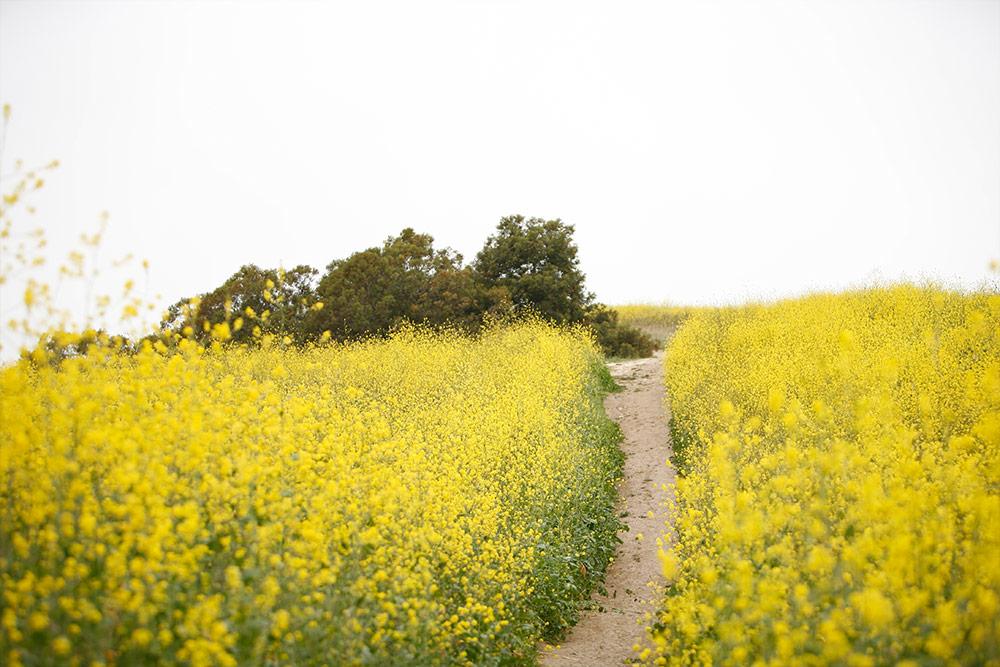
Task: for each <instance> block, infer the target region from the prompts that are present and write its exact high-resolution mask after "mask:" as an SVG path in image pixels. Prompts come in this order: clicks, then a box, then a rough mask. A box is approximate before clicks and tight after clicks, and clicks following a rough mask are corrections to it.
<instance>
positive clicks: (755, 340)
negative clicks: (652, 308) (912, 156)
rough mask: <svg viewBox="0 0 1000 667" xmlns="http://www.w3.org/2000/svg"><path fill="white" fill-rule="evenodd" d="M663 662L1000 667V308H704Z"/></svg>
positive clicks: (682, 354) (925, 303) (799, 303)
mask: <svg viewBox="0 0 1000 667" xmlns="http://www.w3.org/2000/svg"><path fill="white" fill-rule="evenodd" d="M666 383H667V387H668V395H669V397H670V398H669V399H668V400H669V403H670V408H671V409H672V412H673V418H672V423H671V427H672V428H671V430H672V435H673V441H674V446H675V450H676V453H677V458H676V461H675V462H676V464H677V466H678V468H679V471H680V472H681V474H682V477H681V478H680V479H679V480H678V484H677V504H676V508H675V511H674V513H673V514H674V521H675V528H674V531H673V534H671V535H670V536H669V537H668V539H667V542H668V544H667V545H666V546H665V550H664V551H662V552H661V560H662V565H663V573H664V575H665V577H666V579H667V581H668V582H669V583H668V587H667V588H666V590H665V592H664V597H663V600H662V603H661V607H660V610H659V612H658V613H657V615H656V616H655V617H654V618H653V619H652V622H651V623H650V628H649V634H650V637H649V645H648V646H647V647H646V648H645V651H644V653H643V654H642V656H641V657H642V658H643V659H644V660H645V661H646V662H649V663H653V664H676V665H691V664H703V665H705V664H721V665H726V664H732V665H748V664H757V665H794V664H799V665H821V664H843V665H958V664H985V665H1000V295H998V294H996V293H989V292H978V293H969V294H961V293H955V292H950V291H946V290H941V289H937V288H932V287H912V286H898V287H892V288H878V289H870V290H864V291H858V292H852V293H846V294H841V295H815V296H810V297H807V298H803V299H798V300H791V301H787V302H781V303H777V304H773V305H760V306H747V307H741V308H727V309H719V310H716V311H705V312H701V313H698V314H696V315H695V316H693V317H692V318H691V319H689V320H688V321H687V322H686V323H685V324H684V325H683V326H682V327H681V328H680V330H679V331H678V333H677V335H676V337H675V338H674V340H673V342H672V344H671V345H670V347H669V349H668V351H667V357H666Z"/></svg>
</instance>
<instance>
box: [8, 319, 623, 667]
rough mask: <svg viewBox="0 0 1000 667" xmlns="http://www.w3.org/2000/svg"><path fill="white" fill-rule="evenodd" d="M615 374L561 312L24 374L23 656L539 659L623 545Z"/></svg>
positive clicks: (149, 660)
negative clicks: (550, 317)
mask: <svg viewBox="0 0 1000 667" xmlns="http://www.w3.org/2000/svg"><path fill="white" fill-rule="evenodd" d="M216 333H218V330H216ZM602 370H604V368H603V365H602V363H601V357H600V353H599V351H598V350H597V349H596V347H595V346H594V343H593V342H592V338H591V336H590V335H589V333H587V332H586V331H585V330H584V329H583V328H579V327H578V328H569V327H562V328H556V327H554V326H552V325H549V324H544V323H540V322H527V323H521V324H517V325H512V326H507V327H495V328H491V329H488V330H486V331H484V332H483V333H482V335H481V336H480V337H478V338H476V339H473V338H469V337H466V336H463V335H459V334H457V333H448V332H437V333H434V332H430V331H428V330H425V329H410V328H403V329H400V330H397V331H396V332H394V333H393V334H391V335H389V336H388V337H386V338H385V339H379V340H374V339H373V340H368V341H365V342H356V343H351V344H346V345H340V344H336V343H330V344H326V345H321V346H305V347H301V348H300V347H297V346H292V345H286V344H284V343H283V342H281V341H280V340H278V339H275V338H273V337H271V336H267V335H265V336H264V337H263V338H262V340H261V343H260V344H259V345H256V346H240V345H232V346H222V345H217V344H214V345H211V346H208V347H204V346H201V345H199V344H197V343H196V342H194V341H192V340H190V339H186V338H182V339H181V340H180V342H179V343H178V344H177V345H176V346H173V347H168V346H166V345H164V344H163V343H162V342H157V343H155V344H153V343H150V342H149V341H146V342H145V343H144V344H143V345H142V346H141V349H139V350H138V351H137V352H136V353H135V354H132V355H122V354H117V353H116V352H115V351H114V350H113V348H111V347H109V346H107V345H92V346H90V347H89V348H87V350H86V351H85V352H84V353H82V354H77V355H73V356H69V357H67V358H65V359H63V360H62V361H61V363H60V364H58V366H56V365H54V364H36V363H33V362H32V360H30V359H22V360H21V361H19V362H18V363H16V364H14V365H10V366H7V367H4V368H3V369H0V411H2V414H3V415H4V419H3V421H2V423H0V448H2V451H3V453H4V455H3V457H2V458H0V517H2V522H0V590H2V591H3V612H2V618H0V656H2V658H0V661H2V662H4V663H5V664H8V665H12V666H16V665H40V664H86V665H98V664H153V663H157V664H188V665H194V666H204V667H207V666H209V665H263V664H296V665H324V664H329V663H330V661H331V660H334V661H336V662H337V663H338V664H420V665H425V664H469V665H472V664H475V665H490V664H530V663H531V662H533V660H534V657H535V651H536V646H537V644H538V642H539V640H541V639H542V638H546V639H549V640H554V639H555V638H557V637H558V636H559V634H560V633H561V632H562V631H563V629H564V628H565V627H566V626H568V625H569V624H571V623H573V622H574V621H575V619H576V616H577V610H578V607H579V604H580V601H581V600H584V599H586V598H587V597H588V595H589V594H590V591H591V589H592V587H593V586H595V585H596V582H597V581H598V580H599V578H600V576H601V573H602V572H603V571H604V569H605V567H606V565H607V563H608V562H609V559H610V558H611V557H612V554H613V552H614V548H615V545H616V543H617V537H616V532H617V531H618V529H619V526H620V524H619V521H618V518H617V514H616V512H615V500H616V492H615V483H616V480H617V479H618V477H619V475H620V469H621V463H622V459H621V452H620V450H619V449H618V446H617V442H618V438H619V433H618V430H617V427H616V426H615V425H614V424H613V423H612V422H610V421H609V420H608V419H607V417H606V416H605V415H604V412H603V410H602V408H601V397H602V395H603V391H605V389H606V388H607V387H606V383H607V376H606V370H605V371H604V372H603V373H602V372H601V371H602Z"/></svg>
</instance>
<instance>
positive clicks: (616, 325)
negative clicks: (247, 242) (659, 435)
mask: <svg viewBox="0 0 1000 667" xmlns="http://www.w3.org/2000/svg"><path fill="white" fill-rule="evenodd" d="M573 232H574V228H573V226H572V225H569V224H566V223H563V222H562V221H561V220H558V219H556V220H544V219H541V218H525V217H524V216H522V215H512V216H507V217H504V218H502V219H501V220H500V222H499V224H498V225H497V227H496V230H495V231H494V233H493V234H491V235H490V236H489V238H487V240H486V242H485V244H484V245H483V248H482V249H481V250H480V251H479V252H478V253H477V254H476V257H475V259H474V260H473V261H472V262H471V263H469V264H465V263H464V261H463V257H462V255H461V254H459V253H457V252H455V251H454V250H452V249H451V248H447V247H446V248H440V249H439V248H435V247H434V239H433V238H432V237H431V236H430V235H428V234H419V233H417V232H415V231H414V230H413V229H411V228H406V229H403V230H402V231H401V232H400V233H399V235H398V236H390V237H389V238H387V239H386V240H385V241H384V242H383V243H382V245H381V246H378V247H374V248H368V249H367V250H362V251H360V252H355V253H354V254H352V255H350V256H349V257H346V258H344V259H337V260H334V261H332V262H330V264H329V265H328V266H327V267H326V271H325V272H324V273H323V274H322V275H320V272H319V271H318V270H317V269H315V268H313V267H310V266H306V265H300V266H296V267H294V268H292V269H290V270H280V269H263V268H260V267H258V266H255V265H253V264H248V265H245V266H243V267H242V268H240V269H239V271H237V272H236V273H234V274H233V275H232V276H231V277H230V278H229V279H227V280H226V281H225V282H224V283H223V284H222V285H220V286H219V287H217V288H215V289H214V290H212V291H210V292H207V293H205V294H202V295H200V296H198V297H195V298H193V299H191V298H188V299H182V300H180V301H178V302H177V303H175V304H173V305H172V306H170V308H168V310H167V314H166V316H165V319H164V320H163V322H161V327H162V328H163V329H165V330H170V331H175V332H182V331H183V332H185V333H186V334H187V335H189V336H193V337H195V338H199V339H201V340H208V339H210V338H211V337H212V335H213V327H214V326H215V325H217V324H219V323H220V322H226V323H229V326H228V331H227V334H226V335H227V337H228V338H230V339H231V340H234V341H237V342H245V343H252V342H253V341H254V340H256V339H259V338H260V337H262V336H263V335H265V334H270V335H275V336H279V337H282V338H284V337H287V338H289V339H290V340H291V341H293V342H295V343H307V342H310V341H315V340H320V339H326V338H334V339H336V340H340V341H346V340H353V339H358V338H362V337H366V336H379V335H384V334H386V333H388V332H389V331H391V330H392V329H393V328H395V327H398V326H399V325H401V324H403V323H404V322H414V323H422V324H426V325H430V326H450V327H455V328H458V329H461V330H463V331H466V332H469V333H475V332H476V331H477V330H479V329H480V328H481V327H482V326H483V325H484V324H485V323H486V322H487V321H490V320H495V319H498V318H500V319H502V318H504V317H510V316H514V317H516V316H518V315H521V314H525V313H529V312H530V313H533V314H536V315H538V316H541V317H543V318H546V319H548V320H550V321H552V322H555V323H557V324H583V325H586V326H589V327H590V328H591V329H592V330H593V332H594V335H595V338H596V340H597V342H598V344H599V345H600V346H601V348H602V349H603V350H604V353H605V354H607V355H608V356H619V357H636V356H648V355H649V354H652V351H653V349H654V348H655V346H656V345H655V341H654V340H653V339H651V338H650V337H649V336H647V335H646V334H644V333H643V332H641V331H640V330H638V329H635V328H633V327H629V326H625V325H623V324H621V323H620V322H618V314H617V313H616V312H615V311H614V310H612V309H610V308H608V307H607V306H605V305H603V304H601V303H598V302H596V301H595V298H594V295H593V294H592V293H590V292H588V291H587V290H586V288H585V276H584V274H583V272H582V271H581V269H580V262H579V258H578V256H577V254H578V253H577V246H576V243H575V242H574V240H573Z"/></svg>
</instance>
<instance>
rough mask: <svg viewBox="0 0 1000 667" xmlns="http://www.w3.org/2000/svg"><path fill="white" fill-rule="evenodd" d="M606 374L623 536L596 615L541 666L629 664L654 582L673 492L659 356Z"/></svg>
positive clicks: (585, 620)
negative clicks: (613, 384) (611, 384)
mask: <svg viewBox="0 0 1000 667" xmlns="http://www.w3.org/2000/svg"><path fill="white" fill-rule="evenodd" d="M610 368H611V374H612V375H613V376H614V378H615V380H616V381H617V382H618V384H620V385H621V386H622V391H621V392H618V393H615V394H609V395H608V397H607V398H606V399H605V400H604V408H605V410H607V413H608V416H609V417H611V419H614V420H615V421H616V422H618V424H619V425H620V426H621V429H622V433H623V434H624V436H625V437H624V440H623V442H622V450H623V451H624V452H625V471H624V473H625V474H624V478H623V480H622V482H621V486H619V494H620V500H619V506H620V507H619V511H620V512H621V513H625V512H627V515H626V516H624V517H623V518H622V520H623V521H625V522H626V523H627V524H628V526H629V530H628V532H622V533H620V534H619V536H620V537H621V538H622V544H621V546H619V547H618V554H617V556H616V558H615V561H614V562H613V563H612V564H611V566H610V567H609V568H608V573H607V577H606V578H605V586H606V588H607V591H608V594H607V595H600V594H596V593H595V594H594V596H593V598H592V601H593V602H594V603H595V604H596V609H593V610H588V611H584V612H583V614H582V616H581V618H580V622H579V623H577V624H576V626H575V627H574V628H573V629H572V630H571V631H570V634H569V636H568V637H567V638H566V640H565V641H564V642H563V643H562V644H561V645H560V647H559V648H557V649H552V650H549V651H546V652H543V654H542V655H541V658H540V662H541V664H542V665H547V666H556V665H559V666H562V665H566V666H569V665H573V666H576V665H594V666H595V667H597V666H599V667H613V666H615V665H621V664H623V663H627V662H630V661H631V659H632V658H634V657H635V654H634V653H633V651H632V645H633V644H635V643H642V642H641V639H642V637H643V625H644V624H643V623H642V617H643V614H644V613H645V612H647V611H650V610H651V609H652V606H651V603H652V602H653V600H651V591H650V589H649V587H648V584H649V582H653V581H659V580H660V578H661V575H660V561H659V559H658V558H657V555H656V552H657V546H656V538H657V537H658V536H660V535H662V534H663V520H664V516H665V509H664V503H665V502H666V501H667V499H668V498H669V497H671V496H672V494H673V489H674V470H673V468H671V467H670V466H669V465H668V463H667V459H668V458H669V457H670V441H669V434H668V430H667V414H666V412H665V408H664V405H663V364H662V353H657V355H656V356H655V357H652V358H649V359H636V360H630V361H622V362H618V363H615V364H611V365H610ZM668 494H670V495H668ZM649 512H653V513H654V515H655V516H654V518H650V517H649V516H648V513H649ZM640 534H641V535H642V536H643V538H642V539H641V540H640V539H637V537H638V536H639V535H640Z"/></svg>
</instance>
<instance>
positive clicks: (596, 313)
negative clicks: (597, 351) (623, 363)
mask: <svg viewBox="0 0 1000 667" xmlns="http://www.w3.org/2000/svg"><path fill="white" fill-rule="evenodd" d="M584 322H585V323H586V324H587V326H588V327H590V329H591V331H593V332H594V337H595V338H596V339H597V344H598V345H600V346H601V349H602V350H603V351H604V354H605V355H607V356H609V357H623V358H634V357H648V356H650V355H651V354H653V351H654V350H655V349H656V348H657V345H656V340H655V339H653V338H652V337H651V336H649V335H648V334H646V333H645V332H643V331H641V330H640V329H637V328H635V327H631V326H628V325H626V324H622V323H621V322H619V321H618V312H617V311H615V310H613V309H611V308H608V307H607V306H605V305H604V304H600V303H598V304H594V305H592V306H591V307H590V308H588V309H587V315H586V318H585V319H584Z"/></svg>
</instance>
